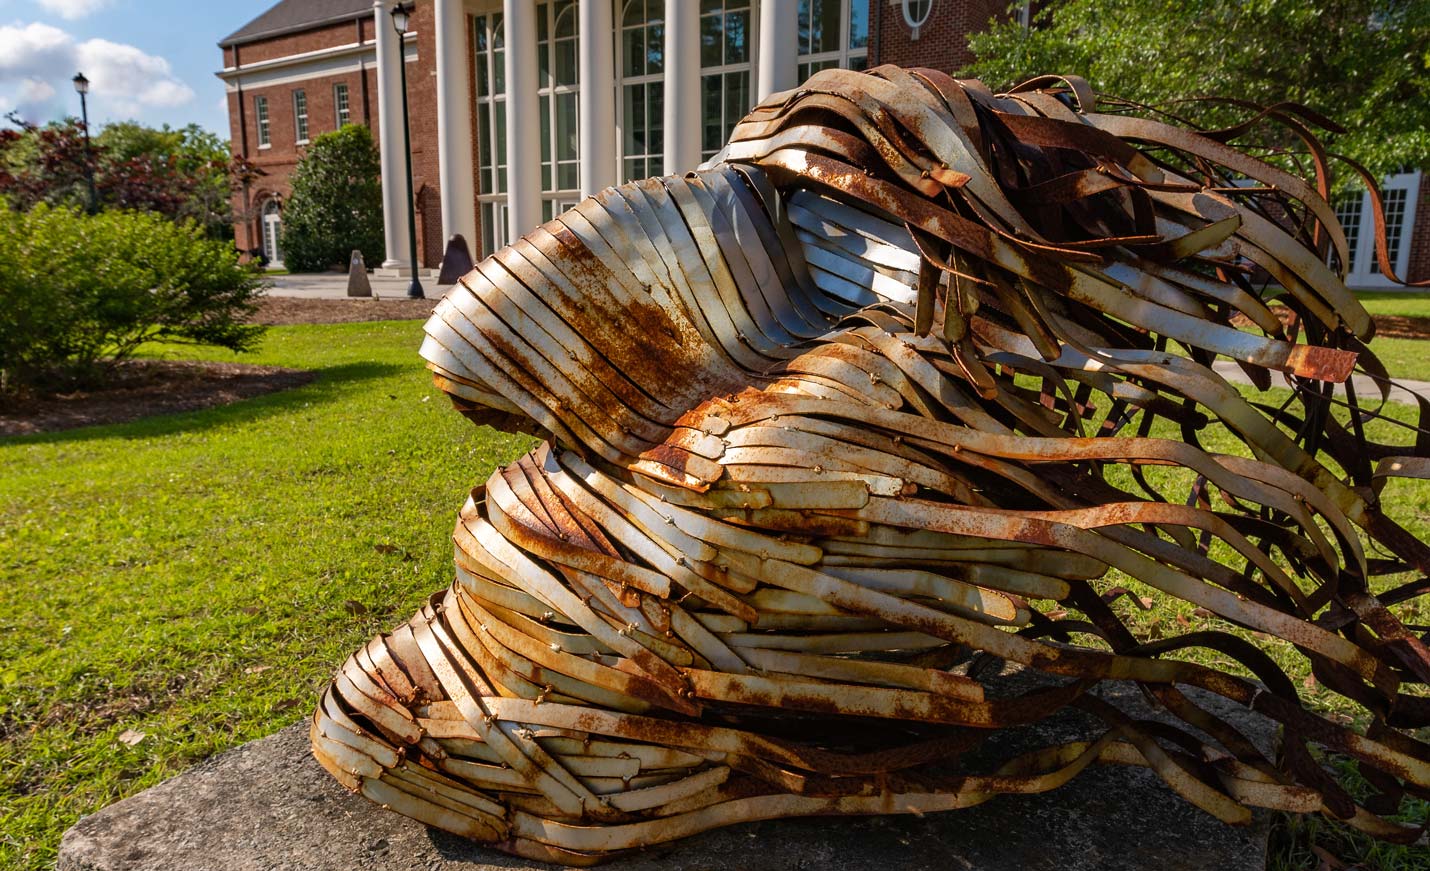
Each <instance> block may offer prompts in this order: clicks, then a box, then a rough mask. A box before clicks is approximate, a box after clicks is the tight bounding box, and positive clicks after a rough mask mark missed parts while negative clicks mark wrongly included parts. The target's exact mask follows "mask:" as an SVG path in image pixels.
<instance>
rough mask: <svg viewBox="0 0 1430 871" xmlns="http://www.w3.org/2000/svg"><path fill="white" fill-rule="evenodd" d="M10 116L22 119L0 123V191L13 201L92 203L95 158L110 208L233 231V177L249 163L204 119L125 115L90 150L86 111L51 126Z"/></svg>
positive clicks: (101, 195)
mask: <svg viewBox="0 0 1430 871" xmlns="http://www.w3.org/2000/svg"><path fill="white" fill-rule="evenodd" d="M9 120H10V121H11V123H12V124H13V125H14V126H13V127H10V128H6V129H0V197H3V199H4V200H5V201H6V202H7V203H8V204H9V205H10V206H11V207H12V208H14V209H18V210H21V211H24V210H28V209H31V208H33V207H34V206H36V205H38V204H40V203H45V204H48V205H52V206H73V207H86V206H87V205H88V203H89V193H88V184H87V178H86V170H87V168H89V167H91V166H92V167H93V170H94V185H95V190H96V193H97V195H98V200H99V205H100V206H101V207H102V208H121V209H134V210H138V211H145V212H155V213H158V214H160V215H162V216H164V217H165V218H168V219H169V220H172V221H183V220H186V219H192V220H194V221H196V222H197V223H198V224H199V225H200V226H202V227H203V228H204V232H205V233H206V234H208V235H209V236H211V237H214V238H224V237H227V236H228V235H230V234H231V233H232V228H231V226H230V225H231V224H232V220H233V216H232V214H231V208H230V178H231V177H232V176H234V174H235V172H236V171H237V170H238V169H243V168H242V167H236V165H235V161H233V160H231V159H230V157H229V150H228V146H227V145H226V144H225V143H224V141H223V140H222V139H220V138H219V137H218V136H217V135H215V134H213V133H210V132H209V131H207V130H204V129H203V128H202V127H199V126H198V125H196V124H190V125H188V126H187V127H183V128H181V129H177V130H176V129H173V128H171V127H169V126H168V125H164V126H163V127H158V128H155V127H146V126H144V125H142V124H139V123H136V122H133V121H122V122H118V123H114V124H109V125H106V126H105V127H104V128H103V129H102V130H100V131H99V132H98V133H97V134H96V135H95V136H94V137H93V141H92V142H91V144H90V146H89V150H88V151H86V148H85V142H84V125H83V124H82V123H81V122H80V121H79V120H78V119H75V118H66V119H64V120H63V121H55V122H51V123H49V124H46V125H44V126H36V125H34V124H28V123H25V122H23V121H21V120H19V119H18V118H15V117H14V116H11V117H10V118H9Z"/></svg>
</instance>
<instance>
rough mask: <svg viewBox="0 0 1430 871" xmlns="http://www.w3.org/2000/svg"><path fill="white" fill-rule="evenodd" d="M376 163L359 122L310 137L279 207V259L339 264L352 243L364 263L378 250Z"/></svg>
mask: <svg viewBox="0 0 1430 871" xmlns="http://www.w3.org/2000/svg"><path fill="white" fill-rule="evenodd" d="M380 173H381V164H380V162H379V159H378V153H377V147H376V146H375V145H374V144H373V141H372V133H371V132H370V131H369V130H368V129H367V128H366V127H364V126H363V125H361V124H348V125H346V126H344V127H343V128H342V129H341V130H334V131H332V132H331V133H324V134H323V135H321V136H319V137H317V138H316V139H314V140H313V142H312V144H311V145H309V146H308V150H307V153H305V154H304V155H303V159H302V160H300V161H299V162H298V166H297V168H296V169H295V170H294V171H293V177H292V184H293V193H292V195H291V196H289V197H288V204H287V206H286V207H285V208H284V210H283V237H282V240H281V242H280V245H281V247H282V249H283V262H284V264H285V265H286V266H287V267H288V268H289V269H291V270H293V271H295V272H320V271H322V270H325V269H328V268H329V267H332V266H340V265H344V264H346V263H347V262H348V257H349V255H350V254H351V253H352V250H353V249H354V248H357V249H359V250H361V251H362V256H363V259H364V260H365V261H366V262H367V263H377V262H380V261H381V260H382V255H383V232H382V184H381V181H380Z"/></svg>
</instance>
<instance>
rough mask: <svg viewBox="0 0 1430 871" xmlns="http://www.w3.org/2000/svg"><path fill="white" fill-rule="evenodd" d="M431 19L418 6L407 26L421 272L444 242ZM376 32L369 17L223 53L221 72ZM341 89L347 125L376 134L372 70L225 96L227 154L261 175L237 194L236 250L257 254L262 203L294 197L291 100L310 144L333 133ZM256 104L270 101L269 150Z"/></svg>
mask: <svg viewBox="0 0 1430 871" xmlns="http://www.w3.org/2000/svg"><path fill="white" fill-rule="evenodd" d="M433 15H434V11H433V5H432V4H431V3H423V4H419V5H418V6H417V9H416V10H415V11H414V13H413V17H412V24H411V25H410V26H411V29H412V30H413V31H415V32H416V41H417V58H416V60H415V61H414V62H413V63H410V64H407V88H408V109H409V113H410V116H411V124H412V175H413V189H414V190H416V191H419V192H420V196H419V200H418V205H419V206H421V207H422V212H423V214H419V215H418V225H419V226H418V242H419V246H420V247H419V257H420V259H421V260H422V262H423V265H424V266H431V267H435V266H437V265H438V264H439V263H440V262H441V259H442V248H443V245H444V243H445V240H443V239H442V238H441V230H440V227H441V208H440V203H441V200H440V195H441V194H440V190H439V189H438V180H437V79H436V61H435V58H436V43H435V33H434V30H433ZM374 25H375V22H374V21H373V19H372V17H371V16H367V17H364V18H362V19H358V20H355V21H349V22H344V23H341V24H336V25H328V26H324V27H319V28H314V29H312V30H308V31H304V32H302V33H296V34H289V35H286V36H280V37H275V38H273V39H271V40H261V41H258V42H253V43H246V44H244V45H240V46H237V47H228V48H225V49H224V66H226V67H230V66H232V65H233V59H234V56H235V52H236V53H237V57H238V60H239V62H240V63H242V64H244V65H247V64H251V63H256V62H258V61H260V60H270V59H274V58H279V57H285V56H288V55H290V54H301V53H305V52H311V51H318V50H321V49H324V48H335V47H338V46H343V45H352V44H353V43H354V42H357V41H358V40H359V38H361V39H362V40H363V41H364V42H368V41H371V40H372V39H374V38H375V33H374ZM389 26H390V25H389ZM339 82H342V83H344V84H346V85H347V86H348V105H349V109H350V117H351V120H352V121H353V122H354V123H358V124H367V125H368V126H369V127H370V128H372V129H373V130H374V132H375V131H376V128H377V70H376V67H375V66H373V65H369V66H368V67H367V69H366V72H365V74H364V73H359V72H358V71H356V70H353V71H351V72H347V73H342V74H337V75H324V76H313V77H311V78H307V79H303V80H301V81H296V82H286V83H283V84H278V85H263V86H258V87H245V88H244V89H243V90H242V92H230V93H229V95H228V110H229V131H230V143H231V148H232V149H233V152H234V154H241V155H243V156H245V157H247V158H248V159H249V160H252V161H253V162H254V163H255V164H257V166H258V167H259V168H260V169H262V170H263V172H264V175H263V176H261V177H260V178H258V179H257V180H255V181H254V183H253V184H252V185H251V186H250V188H249V190H248V192H247V196H246V198H245V192H243V191H242V190H238V191H235V192H234V198H233V208H234V211H235V213H236V214H237V215H238V216H239V220H238V221H237V222H236V223H235V226H234V236H235V239H234V242H235V244H236V245H237V246H238V247H239V249H240V250H245V251H247V250H251V249H255V248H260V247H261V246H262V227H261V224H260V220H261V209H262V206H263V204H264V202H266V201H267V200H269V199H271V198H272V197H273V196H275V195H278V196H281V197H283V198H285V199H286V198H287V197H288V196H289V194H290V193H291V192H292V187H291V185H290V184H289V178H290V176H291V175H292V173H293V169H294V167H296V166H297V164H298V161H299V159H300V158H301V157H302V156H303V152H304V151H305V147H304V146H302V145H299V144H298V142H297V135H296V120H295V117H294V111H293V92H294V91H295V90H298V89H302V90H303V91H304V93H305V95H306V97H307V104H308V139H309V140H310V141H311V140H312V139H314V138H316V137H317V136H319V135H320V134H322V133H327V132H329V131H331V130H335V129H336V128H337V113H336V107H335V105H334V96H333V86H334V85H335V84H337V83H339ZM256 97H266V98H267V99H268V122H269V123H268V128H269V142H270V145H269V147H267V148H259V147H258V121H257V118H256V117H255V115H254V108H253V107H254V99H255V98H256ZM240 100H241V101H242V106H240ZM424 225H429V226H430V228H431V229H429V230H427V231H426V232H424ZM424 237H427V238H424ZM434 251H435V253H434ZM370 265H376V264H370Z"/></svg>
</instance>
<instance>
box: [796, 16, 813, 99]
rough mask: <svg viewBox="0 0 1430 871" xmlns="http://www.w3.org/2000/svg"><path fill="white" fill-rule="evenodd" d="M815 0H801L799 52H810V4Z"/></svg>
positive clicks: (802, 79)
mask: <svg viewBox="0 0 1430 871" xmlns="http://www.w3.org/2000/svg"><path fill="white" fill-rule="evenodd" d="M813 2H814V0H799V17H798V20H799V24H798V27H799V53H800V54H809V53H810V49H809V14H810V8H809V7H810V4H811V3H813ZM800 81H804V76H803V75H801V76H800Z"/></svg>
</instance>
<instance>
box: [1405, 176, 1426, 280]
mask: <svg viewBox="0 0 1430 871" xmlns="http://www.w3.org/2000/svg"><path fill="white" fill-rule="evenodd" d="M1400 277H1401V278H1403V279H1405V280H1406V281H1411V282H1414V281H1430V172H1424V173H1421V174H1420V197H1419V199H1418V200H1417V202H1416V204H1415V225H1414V226H1413V227H1411V236H1410V263H1409V264H1408V265H1407V266H1406V269H1405V274H1404V275H1402V276H1400Z"/></svg>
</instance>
